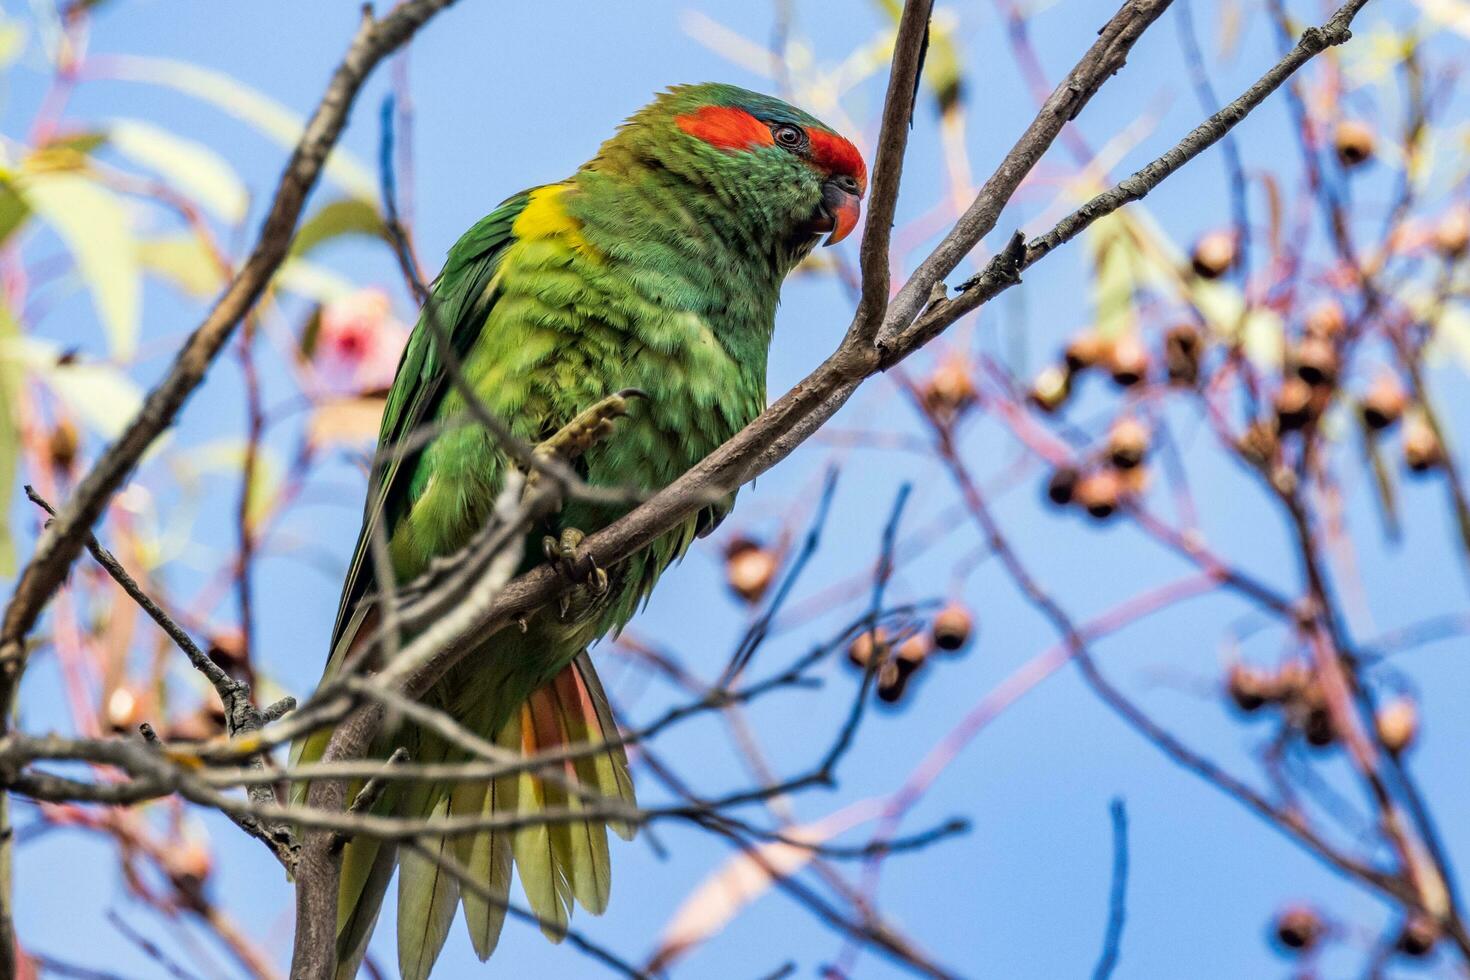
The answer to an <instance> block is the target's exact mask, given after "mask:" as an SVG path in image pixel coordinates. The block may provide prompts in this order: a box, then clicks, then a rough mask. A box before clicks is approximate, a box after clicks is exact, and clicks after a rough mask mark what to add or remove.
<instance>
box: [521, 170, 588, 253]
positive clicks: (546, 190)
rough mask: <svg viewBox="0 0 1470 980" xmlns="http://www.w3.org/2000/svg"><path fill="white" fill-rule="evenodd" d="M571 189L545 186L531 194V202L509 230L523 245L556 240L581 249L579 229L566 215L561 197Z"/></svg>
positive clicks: (558, 185)
mask: <svg viewBox="0 0 1470 980" xmlns="http://www.w3.org/2000/svg"><path fill="white" fill-rule="evenodd" d="M569 190H571V188H570V187H569V186H568V185H566V184H548V185H546V186H545V187H538V188H536V189H535V190H534V191H532V192H531V200H530V201H528V202H527V203H526V206H525V208H524V209H522V211H521V213H520V214H519V215H518V216H517V217H516V220H515V224H513V225H512V226H511V231H512V233H513V234H514V235H515V237H516V238H517V239H519V240H520V241H523V242H531V241H536V240H538V239H545V238H560V239H562V240H563V241H565V242H567V243H568V244H569V245H571V246H573V247H574V248H580V249H585V248H586V247H587V240H586V239H585V238H583V237H582V229H581V226H580V225H578V223H577V220H576V219H575V218H573V217H572V216H571V215H569V214H567V209H566V207H565V205H564V204H563V203H562V196H563V195H565V194H566V192H567V191H569Z"/></svg>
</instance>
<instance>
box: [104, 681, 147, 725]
mask: <svg viewBox="0 0 1470 980" xmlns="http://www.w3.org/2000/svg"><path fill="white" fill-rule="evenodd" d="M143 701H144V696H143V692H142V691H140V690H139V689H138V688H135V687H133V686H132V685H130V684H119V685H118V686H117V687H115V688H113V689H112V693H111V694H109V695H108V696H107V704H106V709H107V710H106V716H107V727H108V728H110V729H112V730H113V731H114V732H116V733H118V734H129V735H131V734H134V733H136V732H137V730H138V725H140V724H141V723H142V722H143V720H144V719H143Z"/></svg>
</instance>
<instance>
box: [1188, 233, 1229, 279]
mask: <svg viewBox="0 0 1470 980" xmlns="http://www.w3.org/2000/svg"><path fill="white" fill-rule="evenodd" d="M1238 257H1239V256H1238V250H1237V249H1236V242H1235V233H1234V232H1233V231H1212V232H1209V233H1207V234H1204V235H1201V236H1200V238H1199V240H1198V241H1196V242H1195V243H1194V251H1193V252H1191V253H1190V257H1189V263H1190V265H1191V266H1193V267H1194V274H1195V275H1197V276H1199V277H1200V278H1201V279H1219V278H1220V277H1221V276H1223V275H1224V274H1225V273H1227V272H1229V271H1230V267H1231V266H1233V265H1235V260H1236V259H1237V258H1238Z"/></svg>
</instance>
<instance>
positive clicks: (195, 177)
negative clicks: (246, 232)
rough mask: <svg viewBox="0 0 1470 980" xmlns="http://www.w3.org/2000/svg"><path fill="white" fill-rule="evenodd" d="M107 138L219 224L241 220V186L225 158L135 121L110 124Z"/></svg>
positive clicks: (243, 200) (246, 202)
mask: <svg viewBox="0 0 1470 980" xmlns="http://www.w3.org/2000/svg"><path fill="white" fill-rule="evenodd" d="M108 137H109V139H110V140H111V143H112V146H113V148H114V149H116V150H117V151H118V152H119V153H121V154H123V155H124V156H126V157H128V158H129V159H131V160H132V161H133V162H134V163H137V164H139V165H140V166H142V167H144V168H146V169H148V170H152V171H154V172H155V173H157V174H159V175H161V176H162V177H163V178H164V179H165V180H167V181H168V182H169V183H170V184H172V185H173V187H174V188H175V189H177V190H179V191H181V192H183V193H184V195H186V196H187V197H190V198H192V199H194V200H196V201H198V202H199V204H200V205H201V206H202V207H204V209H205V210H207V211H208V212H209V213H211V214H213V215H215V216H216V217H218V218H220V219H221V220H222V221H225V222H228V223H229V224H239V223H240V222H241V221H242V220H244V218H245V211H246V209H247V208H248V207H249V203H250V198H249V195H247V194H246V193H245V185H244V183H243V182H242V181H241V180H240V178H239V176H238V175H236V173H235V170H234V168H233V167H231V166H230V165H229V163H228V162H227V161H226V160H225V158H224V157H222V156H220V155H219V154H218V153H216V152H214V151H213V150H211V149H210V148H209V147H207V146H204V145H202V144H200V143H196V142H194V141H193V140H187V139H184V138H182V137H179V136H175V135H174V134H173V133H170V132H169V131H168V130H166V129H161V128H159V127H158V126H154V125H153V124H151V123H145V122H141V121H139V120H136V119H118V120H114V121H113V122H112V123H111V125H110V126H109V128H108Z"/></svg>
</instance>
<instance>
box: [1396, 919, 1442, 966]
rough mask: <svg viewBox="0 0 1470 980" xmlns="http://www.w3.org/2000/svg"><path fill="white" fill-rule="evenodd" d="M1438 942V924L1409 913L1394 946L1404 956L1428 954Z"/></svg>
mask: <svg viewBox="0 0 1470 980" xmlns="http://www.w3.org/2000/svg"><path fill="white" fill-rule="evenodd" d="M1437 942H1439V926H1438V925H1436V924H1435V922H1434V920H1433V919H1430V918H1428V917H1427V916H1423V915H1411V916H1409V918H1408V919H1407V920H1405V922H1404V927H1403V929H1402V930H1401V931H1400V932H1399V937H1398V939H1397V940H1395V941H1394V947H1395V948H1396V949H1397V950H1398V951H1399V952H1400V953H1403V954H1404V955H1405V956H1414V957H1419V956H1428V955H1429V952H1430V950H1432V949H1434V944H1435V943H1437Z"/></svg>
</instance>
